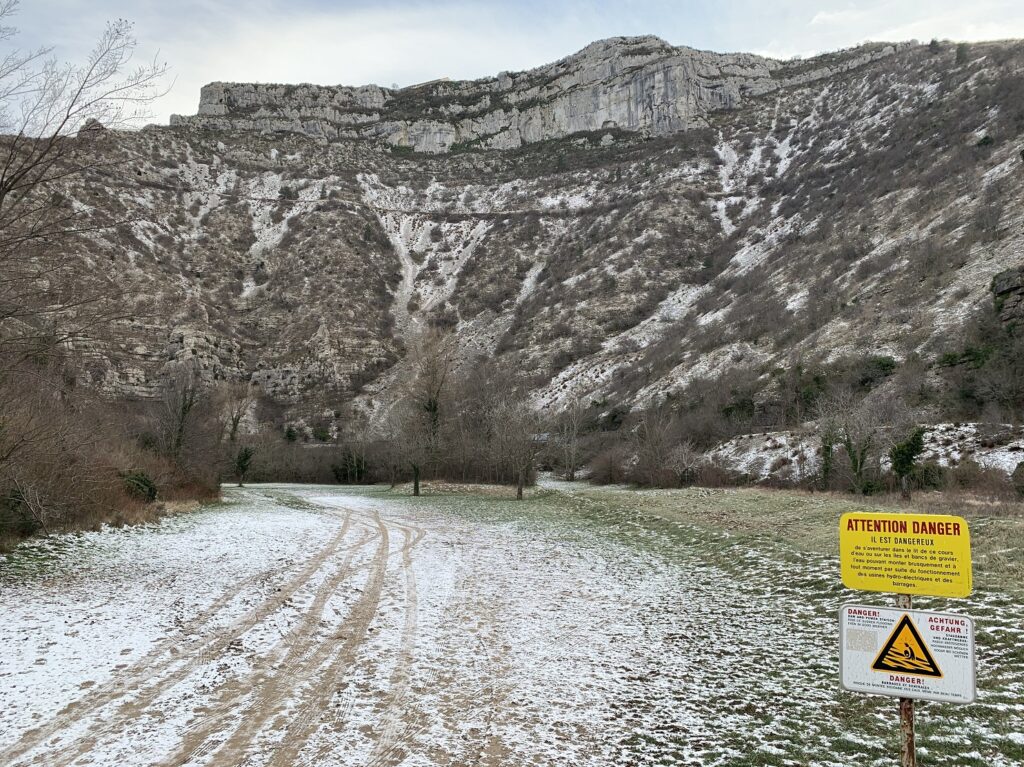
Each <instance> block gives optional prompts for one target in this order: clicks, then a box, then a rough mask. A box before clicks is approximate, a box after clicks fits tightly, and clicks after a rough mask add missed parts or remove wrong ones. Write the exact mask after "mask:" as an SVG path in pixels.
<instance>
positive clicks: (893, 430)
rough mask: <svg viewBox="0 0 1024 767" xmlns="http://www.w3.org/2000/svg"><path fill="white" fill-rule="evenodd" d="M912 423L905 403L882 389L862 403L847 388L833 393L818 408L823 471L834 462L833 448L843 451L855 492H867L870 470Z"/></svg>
mask: <svg viewBox="0 0 1024 767" xmlns="http://www.w3.org/2000/svg"><path fill="white" fill-rule="evenodd" d="M912 421H913V419H912V418H911V414H910V411H909V410H908V408H907V407H906V405H905V403H904V402H903V401H902V400H901V399H900V398H899V397H895V396H892V395H891V394H890V393H888V392H884V391H882V390H878V391H875V392H872V393H871V394H869V395H868V396H867V397H864V398H863V399H861V400H858V399H857V398H856V395H855V394H854V393H853V392H852V391H851V390H850V389H847V388H844V389H839V390H837V391H835V392H833V393H832V394H830V395H829V396H827V397H824V398H823V399H822V400H821V401H820V402H819V405H818V432H819V434H820V435H821V440H822V449H823V455H822V458H823V469H824V468H825V465H826V461H830V459H831V456H832V452H831V451H832V449H834V448H835V447H840V448H842V450H843V453H844V454H845V456H846V459H847V462H848V464H849V469H850V481H851V484H852V489H853V491H854V492H855V493H864V492H866V491H867V488H868V480H869V477H868V472H869V469H870V468H871V466H873V465H874V466H878V464H879V459H880V458H881V456H882V455H884V454H885V452H886V451H887V450H888V449H889V448H891V447H892V446H893V445H894V444H895V442H894V439H896V438H897V435H899V436H902V434H904V433H905V432H906V429H907V425H908V424H909V423H912ZM826 450H827V451H828V453H827V455H826V453H825V451H826ZM829 470H831V465H830V464H829Z"/></svg>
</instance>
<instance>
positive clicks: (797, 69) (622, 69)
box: [171, 36, 896, 153]
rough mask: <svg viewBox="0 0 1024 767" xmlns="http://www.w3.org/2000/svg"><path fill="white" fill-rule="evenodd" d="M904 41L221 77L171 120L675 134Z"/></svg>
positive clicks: (590, 52) (446, 139)
mask: <svg viewBox="0 0 1024 767" xmlns="http://www.w3.org/2000/svg"><path fill="white" fill-rule="evenodd" d="M895 51H896V46H892V45H883V46H866V47H864V48H862V49H855V50H853V51H847V52H841V53H839V54H832V55H830V56H829V57H821V58H820V60H812V61H811V62H786V63H783V62H780V61H776V60H772V59H767V58H763V57H760V56H755V55H752V54H746V53H726V54H722V53H712V52H708V51H698V50H694V49H692V48H686V47H678V48H677V47H674V46H672V45H669V44H668V43H666V42H665V41H664V40H661V39H660V38H657V37H653V36H646V37H630V38H625V37H618V38H612V39H610V40H602V41H600V42H596V43H593V44H592V45H589V46H587V47H586V48H584V49H583V50H582V51H580V52H579V53H576V54H574V55H572V56H569V57H567V58H565V59H562V60H561V61H557V62H555V63H553V64H549V65H546V66H543V67H539V68H537V69H533V70H530V71H527V72H519V73H507V72H503V73H501V74H499V75H498V76H497V77H492V78H487V79H483V80H474V81H464V82H450V81H435V82H431V83H427V84H424V85H420V86H413V87H409V88H403V89H399V90H392V89H387V88H380V87H378V86H375V85H368V86H363V87H359V88H352V87H340V86H339V87H325V86H318V85H297V86H296V85H255V84H244V83H219V82H218V83H211V84H210V85H207V86H206V87H205V88H203V90H202V94H201V96H200V102H199V110H198V114H196V115H195V116H190V117H183V116H178V115H175V116H174V117H172V119H171V124H172V125H195V126H202V127H207V128H214V129H241V130H256V131H267V132H275V131H286V132H295V133H303V134H306V135H308V136H312V137H318V138H323V139H328V140H335V139H344V138H349V139H354V138H364V139H373V140H380V141H384V142H386V143H388V144H390V145H392V146H399V147H409V148H412V149H414V150H415V151H417V152H429V153H443V152H448V151H451V150H452V149H453V147H455V148H469V147H476V148H482V149H511V148H515V147H519V146H522V145H523V144H531V143H535V142H538V141H545V140H549V139H557V138H563V137H565V136H568V135H571V134H574V133H581V132H590V131H598V130H606V129H620V130H625V131H632V132H638V133H642V134H645V135H651V136H663V135H668V134H672V133H677V132H679V131H683V130H686V129H688V128H694V127H703V126H705V125H707V117H708V115H709V114H710V113H713V112H715V111H719V110H727V109H735V108H736V107H738V106H740V104H741V103H742V101H743V99H744V97H745V96H748V95H763V94H765V93H769V92H772V91H774V90H777V89H779V88H782V87H791V86H794V85H801V84H805V83H807V82H812V81H814V80H819V79H825V78H828V77H831V76H832V75H834V74H836V73H837V72H844V71H848V70H849V69H852V68H856V67H860V66H863V65H865V64H868V63H870V62H871V61H874V60H876V59H878V58H880V57H884V56H889V55H892V54H893V53H895Z"/></svg>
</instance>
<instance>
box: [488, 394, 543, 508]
mask: <svg viewBox="0 0 1024 767" xmlns="http://www.w3.org/2000/svg"><path fill="white" fill-rule="evenodd" d="M493 418H494V425H495V429H494V432H495V441H496V447H497V450H498V454H499V459H500V460H501V461H502V462H503V463H505V464H506V465H507V466H508V467H509V468H510V469H511V470H512V473H513V476H514V477H515V483H516V498H517V499H518V500H520V501H521V500H523V490H524V488H525V487H526V484H527V482H528V481H529V480H530V476H531V474H532V472H533V470H534V466H535V464H536V461H537V456H538V454H539V453H540V451H541V449H542V448H543V447H544V441H543V422H542V420H541V418H540V415H539V414H538V413H537V411H536V410H535V409H534V408H533V406H532V405H531V403H530V402H529V400H527V399H526V398H525V397H522V396H515V397H510V398H508V399H506V400H505V402H503V403H502V404H501V406H500V407H499V408H498V409H497V410H496V411H495V413H494V415H493Z"/></svg>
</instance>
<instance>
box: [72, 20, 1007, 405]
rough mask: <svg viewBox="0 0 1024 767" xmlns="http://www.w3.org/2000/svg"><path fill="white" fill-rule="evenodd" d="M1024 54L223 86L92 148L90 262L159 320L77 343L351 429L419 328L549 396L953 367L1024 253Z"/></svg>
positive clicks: (982, 51)
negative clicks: (921, 364)
mask: <svg viewBox="0 0 1024 767" xmlns="http://www.w3.org/2000/svg"><path fill="white" fill-rule="evenodd" d="M1022 74H1024V48H1022V46H1021V45H1020V44H1017V43H1000V44H985V45H981V44H979V45H975V46H972V47H971V49H970V53H969V56H968V59H967V61H959V62H958V61H957V59H956V56H955V53H954V51H953V49H952V47H947V48H945V49H943V50H942V51H941V52H940V53H938V54H935V53H932V52H930V51H929V50H928V48H927V47H926V46H886V45H878V46H872V47H869V48H862V49H857V50H852V51H844V52H840V53H836V54H830V55H827V56H822V57H819V58H816V59H813V60H808V61H801V62H785V63H782V62H773V61H768V60H765V59H761V58H759V57H756V56H745V55H729V56H724V55H717V54H708V53H702V52H697V51H691V50H689V49H678V48H673V47H671V46H668V45H667V44H665V43H663V42H662V41H660V40H657V39H656V38H639V39H631V40H612V41H605V42H602V43H596V44H594V45H593V46H590V47H589V48H587V49H586V50H584V51H583V52H581V53H579V54H577V55H575V56H571V57H569V58H567V59H564V60H563V61H560V62H557V63H555V64H552V65H550V66H548V67H542V68H540V69H538V70H534V71H532V72H525V73H519V74H503V75H499V76H497V77H495V78H491V79H488V80H482V81H477V82H474V83H435V84H432V85H428V86H423V87H421V88H413V89H405V90H403V91H388V90H386V89H381V88H376V87H372V86H371V87H365V88H320V87H314V86H240V85H239V86H236V85H226V84H216V85H212V86H209V87H208V88H207V89H205V90H204V95H203V103H202V106H201V109H200V114H199V115H198V116H195V117H191V118H183V119H178V120H176V121H175V125H173V126H171V127H152V128H148V129H146V130H143V131H141V132H138V133H119V132H116V131H97V132H95V133H96V135H95V137H94V138H92V139H91V141H92V142H93V143H92V146H93V147H94V151H95V152H97V153H99V154H100V155H102V158H103V160H104V162H102V163H99V164H98V166H97V169H96V171H94V172H93V173H92V174H91V175H90V176H89V177H88V178H86V179H83V180H82V183H80V184H78V185H76V186H75V188H73V189H71V190H69V195H70V196H71V197H72V198H74V199H75V200H76V209H77V210H79V211H80V214H81V216H82V217H83V219H85V220H83V227H82V228H83V230H85V231H86V232H87V234H85V235H83V239H82V243H81V252H80V254H79V255H80V256H81V257H83V258H86V259H88V262H89V264H90V265H91V266H92V268H93V269H94V270H95V273H96V274H97V275H98V276H100V277H102V278H104V279H115V280H116V281H117V282H118V283H119V284H120V285H121V286H122V287H123V288H124V293H125V295H126V297H127V298H126V301H128V302H129V306H128V309H129V310H130V311H132V312H134V314H135V318H134V319H132V320H126V321H124V322H122V323H121V324H120V325H119V326H118V327H117V328H115V329H113V331H112V332H110V333H106V334H104V335H103V337H101V338H98V339H96V341H95V342H94V343H93V344H90V345H86V346H83V347H82V349H81V352H82V353H83V355H86V356H88V357H89V359H90V360H91V362H90V365H89V367H88V371H89V376H90V380H91V382H92V383H93V384H94V385H96V386H98V387H100V388H102V389H103V390H104V391H106V392H108V393H109V394H110V395H111V396H130V397H145V396H150V395H151V394H152V393H153V391H154V387H155V385H156V383H157V382H159V381H160V379H161V376H162V375H164V373H165V372H166V369H167V366H168V365H172V364H175V363H177V362H180V361H181V360H191V361H193V362H194V363H195V364H197V365H198V366H199V367H200V368H201V369H202V370H203V371H204V374H205V375H207V376H208V377H209V378H211V379H228V380H244V381H249V382H251V383H252V384H254V385H256V386H258V387H259V388H260V389H261V390H262V391H264V392H265V393H266V394H267V395H268V401H269V402H271V403H274V407H276V408H278V415H280V413H281V412H285V413H288V414H289V416H288V417H293V416H296V415H301V416H302V417H306V418H314V417H316V418H326V419H333V418H334V417H335V416H334V415H333V414H334V413H336V412H338V411H339V410H340V408H341V406H342V404H344V403H346V402H351V401H352V400H353V398H356V401H357V402H358V403H359V404H360V406H361V407H363V408H364V409H365V410H366V411H368V412H370V413H376V412H379V411H380V407H381V403H386V402H388V401H389V400H390V399H391V392H390V390H389V387H390V386H391V384H392V382H393V381H394V380H396V377H397V376H398V375H399V374H400V372H401V369H402V365H403V364H404V362H403V360H404V356H405V349H406V348H407V345H408V343H409V342H410V340H411V339H412V338H413V337H414V336H415V334H416V332H417V331H418V330H419V329H423V328H437V329H439V330H441V331H442V332H446V333H450V334H452V335H453V336H454V337H455V338H456V339H457V341H458V344H459V348H460V350H461V351H462V353H463V358H464V359H471V358H473V357H474V356H478V355H486V356H499V357H507V358H510V359H511V361H512V362H513V364H515V365H517V366H518V367H520V368H521V369H523V370H529V371H531V372H532V373H534V374H535V376H536V380H537V382H538V383H537V389H536V401H537V404H538V405H539V406H541V407H547V408H558V407H560V406H561V405H562V403H564V402H565V401H566V400H567V399H570V398H576V397H579V398H584V399H586V400H587V401H595V402H601V403H606V404H607V406H608V407H609V408H612V407H622V408H627V409H628V408H629V407H632V406H635V405H638V404H644V403H649V402H651V401H656V400H661V399H663V398H666V397H680V396H684V394H685V392H687V391H691V390H693V387H699V385H701V382H702V381H707V380H711V379H715V380H718V379H717V377H718V376H720V375H721V374H723V373H730V374H731V373H732V372H735V371H742V372H743V374H744V375H746V376H748V378H749V380H750V381H756V382H758V384H757V385H758V386H760V385H769V384H770V383H771V382H772V381H774V380H775V378H773V376H776V375H777V372H778V371H779V370H784V369H791V368H793V367H794V366H797V365H804V364H805V363H806V362H807V361H808V360H812V359H835V358H839V357H842V356H843V355H851V354H865V355H868V354H870V355H886V356H891V357H893V358H895V359H897V360H900V359H907V358H913V359H921V360H925V361H926V362H927V361H928V360H934V359H937V358H938V357H939V356H941V354H942V353H943V352H944V351H947V350H950V349H951V348H952V350H953V351H956V343H957V338H958V334H959V333H960V332H961V329H962V328H963V327H964V326H965V324H966V323H968V322H969V321H970V317H971V314H972V313H973V312H975V311H976V310H978V309H979V307H988V308H991V305H992V290H991V288H992V280H993V277H994V276H995V275H996V274H998V273H1000V272H1005V271H1006V270H1009V269H1013V268H1014V267H1019V266H1021V264H1022V263H1024V258H1022V256H1021V253H1024V165H1022V159H1021V148H1022V145H1024V138H1022V137H1021V135H1020V133H1021V130H1022V127H1024V77H1022ZM403 147H409V148H413V149H418V150H422V151H410V150H409V149H403ZM444 149H449V150H451V151H449V152H448V153H443V151H442V150H444ZM111 221H117V222H120V223H117V224H116V225H112V224H111V223H110V222H111ZM90 224H94V225H95V226H90ZM1014 274H1019V273H1017V272H1015V273H1014ZM1014 280H1016V277H1014V278H1013V279H1010V278H1005V277H1001V278H999V279H998V280H997V285H998V286H1003V285H1004V283H1005V286H1006V287H1005V289H1004V288H1003V287H997V292H999V293H1000V295H1004V296H1005V297H1006V298H1005V301H1004V310H1008V309H1009V308H1012V306H1016V305H1017V304H1016V303H1014V302H1015V301H1016V298H1015V296H1017V291H1018V287H1016V286H1018V282H1015V281H1014ZM744 380H747V379H744ZM730 385H731V384H728V383H725V384H721V385H720V388H724V389H729V386H730ZM744 385H746V384H744ZM736 386H739V384H736ZM723 396H726V395H723ZM271 415H273V414H271ZM268 417H269V416H268Z"/></svg>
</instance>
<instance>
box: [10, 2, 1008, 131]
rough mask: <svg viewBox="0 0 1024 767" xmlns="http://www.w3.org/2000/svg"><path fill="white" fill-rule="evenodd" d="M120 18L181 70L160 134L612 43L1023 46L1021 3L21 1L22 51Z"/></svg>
mask: <svg viewBox="0 0 1024 767" xmlns="http://www.w3.org/2000/svg"><path fill="white" fill-rule="evenodd" d="M117 18H126V19H129V20H131V21H133V22H134V23H135V30H136V37H137V38H138V41H139V49H138V54H137V57H138V58H139V59H147V58H148V59H152V58H153V57H154V56H156V55H159V57H160V59H161V60H163V61H166V62H167V63H168V64H169V65H170V67H171V70H172V72H173V76H174V84H173V87H172V89H171V91H170V93H168V95H167V96H165V97H164V98H163V99H162V100H161V101H160V102H159V103H158V104H157V105H156V106H155V108H154V110H153V111H154V121H155V122H166V121H167V117H168V115H170V114H171V113H181V114H192V113H194V112H195V108H196V105H197V103H198V100H199V88H200V86H202V85H203V84H205V83H208V82H212V81H214V80H227V81H243V82H285V83H299V82H313V83H321V84H325V85H336V84H343V85H363V84H365V83H377V84H379V85H386V86H389V85H392V84H393V83H397V84H398V85H402V86H404V85H411V84H413V83H417V82H422V81H424V80H432V79H435V78H438V77H453V78H474V77H483V76H486V75H493V74H497V73H498V72H499V71H501V70H513V71H514V70H521V69H528V68H530V67H534V66H538V65H540V64H544V63H546V62H549V61H553V60H555V59H559V58H561V57H563V56H565V55H568V54H570V53H572V52H574V51H576V50H578V49H580V48H582V47H583V46H584V45H586V44H587V43H589V42H592V41H593V40H597V39H600V38H604V37H612V36H616V35H639V34H655V35H658V36H659V37H662V38H664V39H665V40H668V41H669V42H670V43H672V44H674V45H689V46H693V47H695V48H706V49H711V50H716V51H751V52H755V53H762V54H767V55H771V56H777V57H781V58H788V57H790V56H793V55H796V54H801V55H810V54H813V53H818V52H821V51H825V50H832V49H835V48H842V47H846V46H849V45H854V44H857V43H860V42H863V41H865V40H909V39H912V38H916V39H919V40H928V39H930V38H932V37H939V38H949V39H953V40H992V39H1002V38H1009V37H1024V1H1022V0H973V1H972V2H964V0H899V1H898V2H892V0H889V1H883V0H866V1H865V2H833V3H827V2H805V1H804V0H789V1H780V2H772V1H771V0H736V1H735V2H730V1H729V0H718V1H717V2H714V1H712V0H606V1H604V2H598V0H565V1H564V2H563V1H562V0H520V1H519V2H516V1H515V0H512V1H500V2H499V0H476V1H474V0H462V1H461V2H458V1H457V0H454V1H453V0H436V1H435V2H429V1H428V0H376V2H369V1H367V0H333V1H331V0H248V1H238V0H161V1H160V2H157V1H156V0H133V1H132V2H126V1H123V0H88V1H87V0H22V5H21V9H20V12H19V13H18V15H17V17H16V18H15V22H14V23H15V25H16V26H17V27H18V28H19V30H20V35H19V36H18V37H17V38H16V41H17V43H18V44H19V45H20V46H22V47H35V46H39V45H44V44H45V45H52V46H55V49H56V50H55V55H56V56H57V57H58V58H60V59H61V60H70V61H79V60H81V59H82V58H83V57H84V56H85V55H86V54H87V52H88V50H89V48H90V47H91V46H92V43H93V42H94V41H95V40H96V38H97V37H98V36H99V35H100V34H101V32H102V31H103V27H104V25H105V23H106V22H107V21H108V20H112V19H117Z"/></svg>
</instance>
